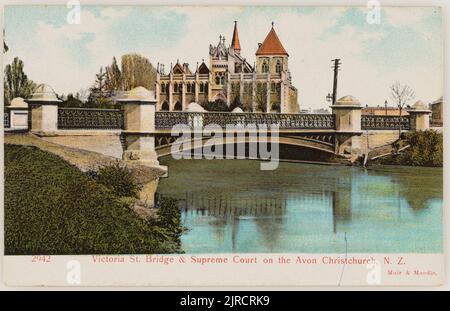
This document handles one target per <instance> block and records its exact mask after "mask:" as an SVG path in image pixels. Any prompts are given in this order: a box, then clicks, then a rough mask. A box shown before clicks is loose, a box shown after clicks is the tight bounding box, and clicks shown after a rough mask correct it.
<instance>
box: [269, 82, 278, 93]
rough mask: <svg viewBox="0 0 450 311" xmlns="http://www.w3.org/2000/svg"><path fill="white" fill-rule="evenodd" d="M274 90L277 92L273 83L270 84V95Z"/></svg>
mask: <svg viewBox="0 0 450 311" xmlns="http://www.w3.org/2000/svg"><path fill="white" fill-rule="evenodd" d="M276 90H277V89H276V85H275V82H272V83H271V84H270V91H271V92H272V93H275V91H276Z"/></svg>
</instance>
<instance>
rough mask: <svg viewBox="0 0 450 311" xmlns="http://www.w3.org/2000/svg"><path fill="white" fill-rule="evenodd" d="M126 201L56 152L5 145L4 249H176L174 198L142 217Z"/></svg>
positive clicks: (7, 251) (89, 251) (23, 252)
mask: <svg viewBox="0 0 450 311" xmlns="http://www.w3.org/2000/svg"><path fill="white" fill-rule="evenodd" d="M129 201H130V200H124V199H123V198H121V197H119V196H117V194H116V193H115V192H114V191H112V190H111V188H108V187H106V186H105V185H102V183H100V182H99V181H96V180H95V179H92V178H90V177H89V176H88V175H87V174H84V173H83V172H81V171H80V170H79V169H78V168H76V167H75V166H73V165H71V164H69V163H68V162H66V161H64V160H63V159H62V158H60V157H59V156H57V155H54V154H52V153H48V152H46V151H42V150H40V149H38V148H36V147H33V146H17V145H8V144H7V145H5V254H7V255H32V254H49V255H50V254H52V255H60V254H136V253H141V254H146V253H147V254H148V253H174V252H179V251H180V239H179V237H180V234H181V226H180V214H179V211H178V208H177V206H176V204H175V202H174V201H172V200H169V199H165V200H162V201H160V202H159V209H158V212H157V215H158V217H157V218H155V219H151V220H143V219H141V218H139V217H137V215H136V214H135V213H134V211H133V210H132V209H131V208H130V205H129V204H130V203H126V202H129Z"/></svg>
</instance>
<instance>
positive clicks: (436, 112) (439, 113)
mask: <svg viewBox="0 0 450 311" xmlns="http://www.w3.org/2000/svg"><path fill="white" fill-rule="evenodd" d="M443 103H444V97H443V96H441V98H439V99H438V100H435V101H434V102H432V103H431V104H430V108H431V112H432V114H431V122H432V123H443V122H444V111H443Z"/></svg>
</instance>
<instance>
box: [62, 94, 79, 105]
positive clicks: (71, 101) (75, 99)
mask: <svg viewBox="0 0 450 311" xmlns="http://www.w3.org/2000/svg"><path fill="white" fill-rule="evenodd" d="M61 106H63V107H71V108H82V107H84V103H83V101H82V100H81V99H80V94H79V93H77V94H75V96H74V95H73V94H72V93H69V94H68V95H67V98H65V99H64V100H63V102H62V104H61Z"/></svg>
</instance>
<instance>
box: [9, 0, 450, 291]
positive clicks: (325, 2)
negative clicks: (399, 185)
mask: <svg viewBox="0 0 450 311" xmlns="http://www.w3.org/2000/svg"><path fill="white" fill-rule="evenodd" d="M66 2H67V1H62V0H57V1H55V0H53V1H48V0H46V1H31V0H25V1H23V0H22V1H21V0H0V5H1V8H2V14H1V16H0V23H1V24H2V25H3V6H4V5H14V4H15V5H21V4H23V5H40V4H60V5H61V4H65V3H66ZM379 2H380V3H381V5H382V6H383V5H384V6H441V7H442V13H443V38H444V50H445V51H444V66H445V69H446V70H445V73H444V100H445V102H446V103H445V104H446V105H448V100H449V98H450V96H449V95H450V87H449V86H450V83H449V79H448V68H449V63H448V60H449V54H450V40H448V37H449V29H448V25H449V24H448V18H449V16H450V4H449V3H448V1H445V0H396V1H394V0H390V1H388V0H379ZM81 3H82V4H88V5H95V4H97V5H166V6H170V5H214V6H220V5H222V6H231V5H276V6H283V5H296V6H357V5H358V6H366V4H367V1H363V0H341V1H337V0H336V1H330V0H297V1H295V0H290V1H289V0H259V1H256V0H241V1H237V0H215V1H212V0H206V1H205V0H199V1H190V0H165V1H161V0H159V1H158V0H128V1H126V0H107V1H98V0H97V1H95V0H81ZM0 37H1V38H2V37H3V32H2V31H0ZM1 68H2V70H1V77H2V80H3V68H4V64H3V53H2V67H1ZM0 90H1V93H3V83H1V84H0ZM444 119H445V120H450V113H449V109H446V108H444ZM449 140H450V139H449V138H448V137H447V135H445V134H444V145H445V147H444V214H443V220H444V254H445V259H446V260H445V263H446V267H445V270H446V272H447V273H446V282H445V285H444V286H441V287H431V288H430V287H383V286H379V287H350V288H348V287H319V289H321V290H337V291H339V290H349V289H351V290H363V291H365V290H449V289H450V282H449V281H450V277H449V273H448V271H449V269H448V268H449V262H448V256H447V252H448V249H450V239H448V232H449V231H448V215H449V214H448V208H447V206H446V205H447V204H446V202H448V200H449V195H450V192H449V187H448V178H449V173H448V169H447V163H449V160H450V155H449V151H448V149H447V148H446V147H447V146H450V144H449ZM0 153H1V154H0V173H1V174H2V176H3V135H1V138H0ZM0 180H1V181H0V183H1V184H2V187H1V192H0V193H1V194H0V199H1V202H2V207H3V178H1V179H0ZM3 217H4V213H3V208H1V209H0V228H4V226H3V221H4V218H3ZM3 234H4V232H3V230H0V239H1V243H0V254H3V251H4V245H3ZM0 257H1V258H2V259H1V261H0V266H1V267H0V272H1V275H2V276H3V256H0ZM50 289H58V290H75V291H77V290H99V289H102V290H137V289H139V290H164V291H168V290H186V289H188V290H192V291H199V290H223V289H228V290H229V289H230V288H229V287H227V288H225V287H210V286H205V287H191V288H190V287H107V288H106V287H45V288H41V287H25V288H24V287H7V286H6V285H5V284H3V278H2V281H1V282H0V290H33V291H40V290H50ZM233 289H235V290H244V291H245V290H254V289H261V290H286V291H294V290H314V289H318V287H274V288H272V287H234V288H233Z"/></svg>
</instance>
